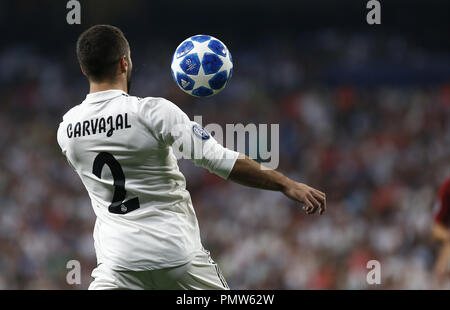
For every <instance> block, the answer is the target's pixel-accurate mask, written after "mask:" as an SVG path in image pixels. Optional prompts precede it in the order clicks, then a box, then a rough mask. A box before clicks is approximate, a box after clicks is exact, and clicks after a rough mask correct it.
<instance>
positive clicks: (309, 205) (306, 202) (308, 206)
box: [303, 199, 314, 214]
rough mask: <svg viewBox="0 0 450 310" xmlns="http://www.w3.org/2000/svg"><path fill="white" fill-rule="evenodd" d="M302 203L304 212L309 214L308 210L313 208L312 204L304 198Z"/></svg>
mask: <svg viewBox="0 0 450 310" xmlns="http://www.w3.org/2000/svg"><path fill="white" fill-rule="evenodd" d="M303 203H304V204H305V205H304V206H303V210H304V211H305V212H306V214H309V212H311V210H312V209H313V208H314V206H313V205H312V204H311V202H310V201H309V200H307V199H305V200H304V201H303Z"/></svg>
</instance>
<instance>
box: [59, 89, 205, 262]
mask: <svg viewBox="0 0 450 310" xmlns="http://www.w3.org/2000/svg"><path fill="white" fill-rule="evenodd" d="M176 109H178V108H177V107H176V106H174V105H173V104H172V103H171V102H169V101H167V100H164V99H162V98H145V99H139V98H137V97H133V96H129V95H127V94H126V93H125V92H123V91H120V90H108V91H103V92H98V93H93V94H89V95H88V96H87V97H86V100H85V101H83V102H82V103H81V104H80V105H78V106H76V107H74V108H73V109H71V110H70V111H69V112H67V113H66V115H65V116H64V118H63V122H62V123H61V124H60V127H59V129H58V142H59V144H60V146H61V148H62V150H63V153H64V154H65V155H66V157H67V159H68V161H69V163H70V164H71V165H72V167H73V168H74V169H75V171H76V172H77V174H78V175H79V176H80V178H81V180H82V182H83V184H84V186H85V187H86V189H87V191H88V193H89V196H90V198H91V202H92V207H93V209H94V211H95V213H96V215H97V221H96V226H95V230H94V239H95V248H96V252H97V258H98V262H99V263H105V264H108V265H110V266H111V267H112V268H114V269H118V270H120V269H128V270H147V269H160V268H167V267H172V266H177V265H180V264H183V263H185V262H187V261H189V259H190V256H191V255H192V253H193V252H194V251H196V250H198V249H200V248H201V242H200V236H199V232H198V224H197V219H196V216H195V213H194V210H193V207H192V203H191V199H190V196H189V193H188V191H187V190H186V188H185V184H186V183H185V178H184V176H183V175H182V174H181V172H180V171H179V169H178V165H177V160H176V157H175V155H174V153H173V150H172V147H171V146H170V145H169V144H168V143H165V140H164V139H165V137H164V136H162V134H161V132H163V131H164V130H166V131H167V128H164V127H165V126H166V127H167V126H170V125H171V124H170V123H169V124H168V123H167V122H164V121H163V119H164V118H165V115H167V114H168V113H172V111H174V110H176ZM178 110H179V109H178ZM178 110H177V113H179V112H181V111H178Z"/></svg>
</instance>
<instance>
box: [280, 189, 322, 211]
mask: <svg viewBox="0 0 450 310" xmlns="http://www.w3.org/2000/svg"><path fill="white" fill-rule="evenodd" d="M283 194H285V195H286V196H287V197H289V198H291V199H292V200H295V201H298V202H300V203H302V204H303V210H304V211H305V212H306V214H314V213H316V211H317V210H319V214H320V215H322V214H323V213H324V212H325V210H326V209H327V206H326V196H325V193H322V192H321V191H318V190H316V189H314V188H312V187H309V186H308V185H306V184H303V183H298V182H294V181H292V182H290V183H289V185H287V186H286V187H285V189H284V190H283Z"/></svg>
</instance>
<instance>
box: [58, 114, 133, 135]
mask: <svg viewBox="0 0 450 310" xmlns="http://www.w3.org/2000/svg"><path fill="white" fill-rule="evenodd" d="M127 128H131V125H130V123H129V122H128V113H124V114H118V115H115V116H108V117H99V118H94V119H90V120H86V121H80V122H76V123H74V124H72V123H69V124H68V125H67V137H68V138H77V137H85V136H90V135H96V134H101V133H106V136H107V137H111V136H112V135H113V133H114V131H115V130H121V129H127Z"/></svg>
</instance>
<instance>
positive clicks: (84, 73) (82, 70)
mask: <svg viewBox="0 0 450 310" xmlns="http://www.w3.org/2000/svg"><path fill="white" fill-rule="evenodd" d="M80 69H81V72H82V73H83V75H84V76H86V77H87V74H86V71H84V69H83V67H82V66H81V65H80Z"/></svg>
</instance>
